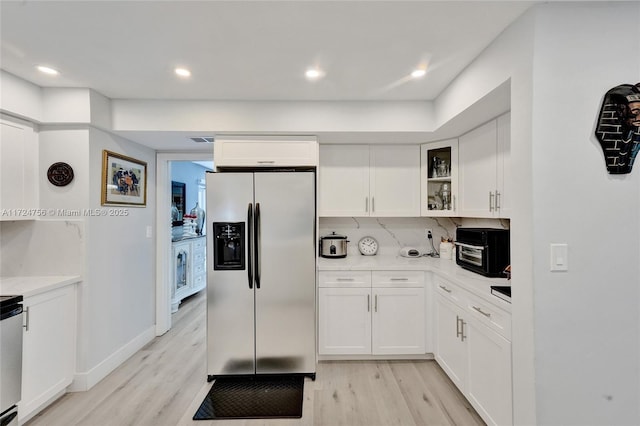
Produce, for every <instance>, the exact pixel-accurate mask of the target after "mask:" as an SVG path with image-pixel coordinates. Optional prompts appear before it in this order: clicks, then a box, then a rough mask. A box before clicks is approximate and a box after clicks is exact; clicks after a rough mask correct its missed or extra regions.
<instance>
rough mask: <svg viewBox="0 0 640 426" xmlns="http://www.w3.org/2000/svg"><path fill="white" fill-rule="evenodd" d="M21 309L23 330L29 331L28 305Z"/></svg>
mask: <svg viewBox="0 0 640 426" xmlns="http://www.w3.org/2000/svg"><path fill="white" fill-rule="evenodd" d="M22 311H23V312H24V325H23V327H24V331H29V307H28V306H26V307H25V308H24V309H23V310H22Z"/></svg>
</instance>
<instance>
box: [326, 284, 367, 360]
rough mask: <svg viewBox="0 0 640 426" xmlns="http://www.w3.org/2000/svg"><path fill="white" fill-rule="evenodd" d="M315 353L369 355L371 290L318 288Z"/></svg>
mask: <svg viewBox="0 0 640 426" xmlns="http://www.w3.org/2000/svg"><path fill="white" fill-rule="evenodd" d="M318 317H319V319H320V321H319V325H318V328H319V336H318V339H319V353H320V354H325V355H340V354H354V355H355V354H358V355H361V354H370V353H371V289H368V288H321V289H320V303H319V312H318Z"/></svg>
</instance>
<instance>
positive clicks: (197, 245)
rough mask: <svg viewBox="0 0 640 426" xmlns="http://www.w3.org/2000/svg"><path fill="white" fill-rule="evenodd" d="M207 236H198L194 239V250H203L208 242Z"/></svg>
mask: <svg viewBox="0 0 640 426" xmlns="http://www.w3.org/2000/svg"><path fill="white" fill-rule="evenodd" d="M206 242H207V241H206V238H196V239H195V240H193V250H194V251H196V250H202V249H204V246H205V244H206Z"/></svg>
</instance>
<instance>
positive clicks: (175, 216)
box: [171, 181, 187, 226]
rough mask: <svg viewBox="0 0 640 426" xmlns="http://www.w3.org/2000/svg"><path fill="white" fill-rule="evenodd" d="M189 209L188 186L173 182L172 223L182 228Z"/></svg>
mask: <svg viewBox="0 0 640 426" xmlns="http://www.w3.org/2000/svg"><path fill="white" fill-rule="evenodd" d="M186 208H187V186H186V185H185V184H184V183H182V182H175V181H171V223H172V225H173V226H182V223H183V216H184V214H185V213H186V212H185V209H186Z"/></svg>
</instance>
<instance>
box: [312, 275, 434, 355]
mask: <svg viewBox="0 0 640 426" xmlns="http://www.w3.org/2000/svg"><path fill="white" fill-rule="evenodd" d="M319 282H320V289H319V295H320V299H319V312H318V319H319V326H318V340H319V344H318V346H319V349H318V352H319V354H321V355H371V354H373V355H407V354H424V353H425V330H426V328H425V327H426V324H425V313H424V312H425V289H424V273H423V272H416V271H407V272H403V271H373V272H371V271H321V272H320V281H319Z"/></svg>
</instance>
